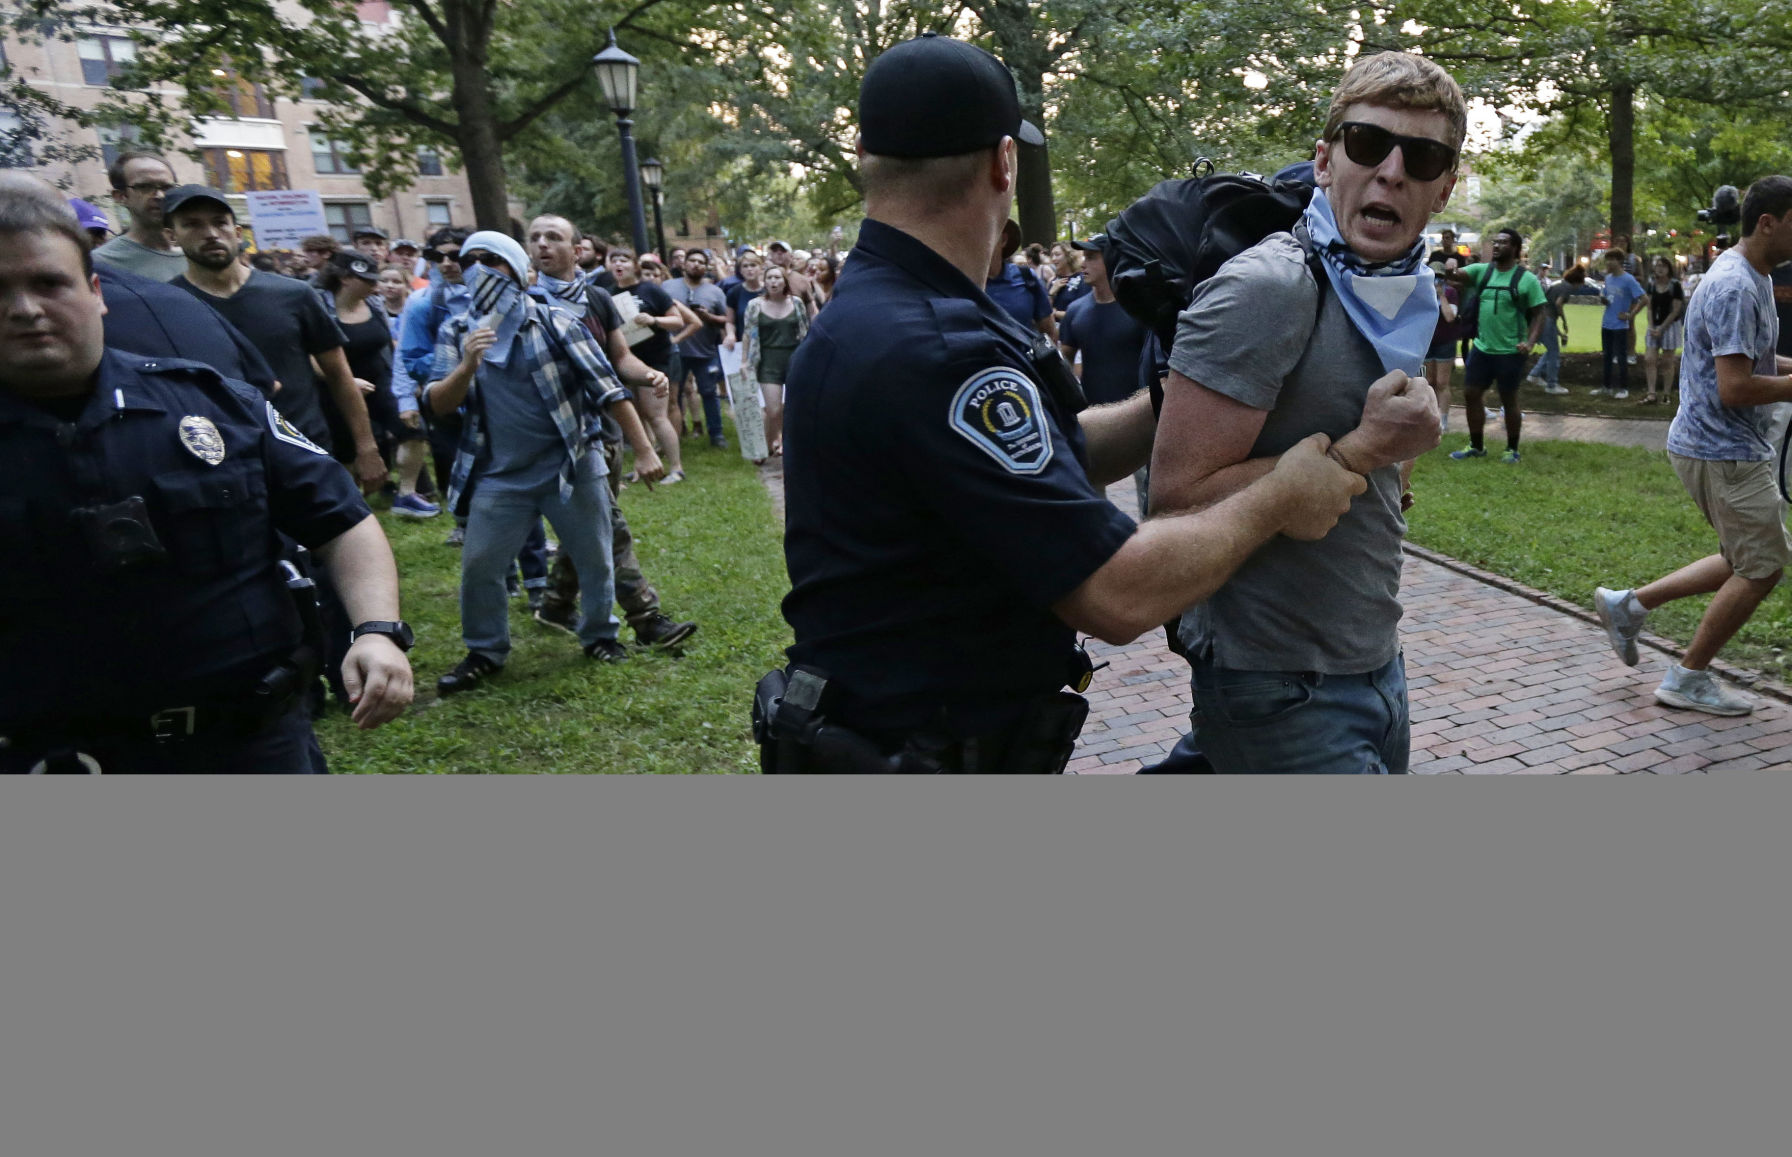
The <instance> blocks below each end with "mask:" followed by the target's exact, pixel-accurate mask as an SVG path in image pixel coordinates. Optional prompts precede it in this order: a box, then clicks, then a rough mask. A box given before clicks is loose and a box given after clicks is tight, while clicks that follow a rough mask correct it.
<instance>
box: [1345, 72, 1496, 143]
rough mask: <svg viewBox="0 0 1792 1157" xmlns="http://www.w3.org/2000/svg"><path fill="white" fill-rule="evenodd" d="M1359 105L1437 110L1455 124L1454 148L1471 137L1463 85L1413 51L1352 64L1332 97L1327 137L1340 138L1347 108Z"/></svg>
mask: <svg viewBox="0 0 1792 1157" xmlns="http://www.w3.org/2000/svg"><path fill="white" fill-rule="evenodd" d="M1353 104H1373V105H1380V106H1381V107H1383V108H1415V109H1434V110H1436V111H1437V112H1441V113H1443V114H1444V116H1446V117H1448V118H1449V120H1450V136H1451V138H1452V139H1451V140H1450V142H1449V143H1450V144H1451V145H1452V146H1454V147H1455V148H1456V149H1458V150H1460V149H1461V148H1462V141H1463V138H1464V137H1466V136H1468V102H1467V101H1465V100H1464V99H1463V98H1462V87H1461V86H1460V85H1458V84H1457V83H1456V81H1455V78H1453V77H1452V76H1451V75H1450V74H1449V73H1447V72H1445V71H1444V70H1443V69H1441V68H1439V67H1438V66H1437V65H1436V64H1434V63H1433V62H1431V61H1429V60H1426V59H1425V58H1424V57H1422V56H1414V55H1412V54H1411V53H1409V52H1378V53H1376V54H1375V55H1374V56H1370V57H1366V58H1364V59H1362V60H1359V61H1357V62H1356V63H1355V64H1353V65H1351V67H1350V71H1349V72H1346V73H1345V74H1344V80H1343V81H1342V82H1341V83H1340V84H1339V85H1338V91H1337V92H1335V93H1333V94H1332V107H1331V109H1330V111H1328V112H1327V113H1326V114H1325V135H1324V137H1323V138H1322V139H1324V140H1327V141H1330V140H1332V139H1334V138H1336V137H1337V135H1338V127H1339V126H1340V125H1342V124H1343V123H1344V113H1345V110H1347V109H1348V108H1349V107H1350V106H1351V105H1353Z"/></svg>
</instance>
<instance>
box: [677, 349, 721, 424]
mask: <svg viewBox="0 0 1792 1157" xmlns="http://www.w3.org/2000/svg"><path fill="white" fill-rule="evenodd" d="M684 367H685V369H687V370H690V371H691V376H692V377H693V378H696V379H697V394H698V396H699V397H701V398H702V399H703V429H704V430H705V431H706V432H707V433H708V434H709V440H710V441H711V442H720V441H722V440H723V437H722V396H721V393H720V389H721V384H722V363H721V362H720V361H719V360H718V359H716V358H713V357H712V358H710V359H709V360H708V361H704V362H700V361H697V360H696V359H695V358H686V359H684Z"/></svg>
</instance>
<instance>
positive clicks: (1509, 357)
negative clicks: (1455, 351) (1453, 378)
mask: <svg viewBox="0 0 1792 1157" xmlns="http://www.w3.org/2000/svg"><path fill="white" fill-rule="evenodd" d="M1522 377H1524V355H1523V354H1517V353H1512V354H1490V353H1487V352H1485V351H1484V350H1482V349H1481V347H1480V346H1474V347H1472V348H1471V349H1470V350H1469V351H1468V370H1467V372H1466V373H1465V374H1464V376H1463V380H1464V382H1465V383H1466V384H1467V386H1468V388H1469V389H1471V390H1484V389H1486V388H1487V387H1488V386H1489V385H1497V386H1498V387H1499V391H1500V396H1501V397H1505V396H1507V395H1508V394H1515V393H1517V392H1518V382H1519V379H1520V378H1522Z"/></svg>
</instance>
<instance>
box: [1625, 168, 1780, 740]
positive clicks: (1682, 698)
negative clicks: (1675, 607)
mask: <svg viewBox="0 0 1792 1157" xmlns="http://www.w3.org/2000/svg"><path fill="white" fill-rule="evenodd" d="M1788 259H1792V177H1763V178H1761V179H1760V180H1759V181H1756V182H1755V183H1754V184H1753V185H1750V186H1749V189H1748V193H1747V195H1746V196H1745V197H1744V198H1743V201H1742V240H1740V241H1738V242H1737V243H1736V246H1735V248H1733V249H1729V250H1727V251H1725V252H1724V253H1722V254H1720V255H1719V256H1718V258H1717V260H1716V261H1714V262H1712V264H1711V269H1710V272H1708V273H1706V274H1705V277H1704V279H1703V280H1702V281H1700V282H1699V287H1698V289H1697V291H1696V292H1694V293H1693V295H1692V299H1691V300H1690V301H1689V302H1688V303H1687V308H1686V355H1685V357H1683V358H1682V359H1681V361H1680V410H1679V412H1678V413H1677V414H1675V415H1674V424H1673V425H1672V426H1670V427H1669V428H1668V457H1669V458H1670V459H1672V461H1673V463H1674V472H1675V473H1676V474H1678V475H1679V476H1680V481H1681V482H1682V483H1683V484H1684V485H1685V486H1686V490H1687V493H1689V494H1691V495H1692V499H1693V501H1694V502H1696V503H1698V505H1699V509H1700V510H1701V511H1702V512H1704V515H1705V520H1706V521H1707V522H1709V523H1710V524H1711V526H1712V529H1714V530H1716V531H1717V540H1718V546H1719V553H1717V554H1714V555H1710V556H1707V557H1705V558H1702V559H1700V560H1699V561H1697V562H1695V563H1693V564H1691V565H1690V566H1685V567H1682V568H1681V569H1679V570H1677V571H1675V572H1674V573H1673V574H1671V575H1668V576H1667V577H1666V578H1661V579H1657V580H1656V581H1654V582H1652V583H1650V584H1649V585H1647V586H1644V587H1638V588H1637V589H1635V590H1607V589H1606V588H1605V587H1600V588H1598V589H1597V590H1596V591H1595V592H1594V593H1593V604H1594V608H1595V609H1596V610H1597V611H1598V612H1599V618H1600V621H1601V622H1603V623H1604V624H1605V630H1606V634H1607V635H1608V636H1609V637H1610V638H1611V642H1612V647H1613V649H1614V650H1616V651H1617V653H1618V658H1620V659H1622V660H1623V661H1624V662H1625V663H1626V664H1628V665H1629V666H1632V667H1634V666H1636V664H1637V649H1636V640H1637V636H1638V635H1639V634H1640V633H1641V632H1642V629H1643V619H1644V617H1645V616H1646V615H1648V613H1649V612H1650V611H1652V610H1654V609H1655V608H1656V607H1658V606H1660V605H1661V604H1663V603H1666V602H1672V601H1673V600H1675V599H1683V598H1685V597H1687V596H1688V595H1704V594H1711V595H1713V596H1714V597H1713V598H1712V600H1711V605H1710V606H1708V607H1706V608H1705V614H1704V617H1703V618H1701V619H1700V620H1699V629H1698V631H1697V633H1695V634H1694V635H1693V638H1692V645H1691V646H1689V647H1687V648H1686V655H1685V656H1684V657H1683V658H1682V659H1681V661H1680V662H1678V663H1672V662H1670V663H1669V664H1668V670H1667V675H1666V676H1665V677H1664V678H1663V679H1662V681H1661V686H1660V687H1658V688H1656V689H1655V701H1656V702H1658V703H1665V704H1667V705H1668V706H1670V707H1684V708H1687V709H1689V710H1692V711H1704V712H1706V713H1708V714H1711V715H1746V714H1748V713H1749V712H1750V711H1752V710H1754V703H1753V701H1752V700H1750V699H1749V698H1748V696H1746V695H1743V694H1742V693H1740V692H1738V691H1735V690H1732V689H1731V688H1729V687H1726V686H1724V685H1723V684H1721V683H1719V682H1718V681H1717V680H1716V679H1714V678H1712V676H1711V672H1710V671H1709V670H1708V668H1709V667H1710V665H1711V660H1712V659H1714V658H1716V657H1717V652H1718V651H1719V650H1721V649H1722V647H1723V645H1724V644H1725V643H1727V642H1729V641H1730V638H1731V636H1733V635H1735V634H1736V632H1737V631H1739V630H1741V629H1742V625H1743V624H1744V623H1746V622H1748V620H1749V617H1750V616H1751V615H1753V614H1754V613H1755V608H1756V607H1758V606H1760V605H1761V601H1762V600H1763V599H1765V598H1766V597H1767V596H1768V594H1769V593H1770V592H1771V591H1772V590H1773V588H1774V587H1775V586H1777V585H1778V584H1779V581H1780V576H1781V574H1782V573H1783V572H1784V570H1785V567H1786V564H1787V563H1788V562H1792V537H1788V536H1787V534H1786V502H1785V499H1784V498H1782V497H1781V496H1780V489H1779V477H1778V466H1777V463H1776V461H1775V459H1776V457H1777V449H1778V448H1777V447H1776V446H1775V445H1774V444H1773V442H1772V441H1771V440H1770V438H1769V431H1770V430H1771V429H1772V427H1773V410H1774V404H1775V403H1777V402H1787V401H1792V376H1787V375H1788V372H1789V371H1792V358H1786V357H1780V356H1779V355H1778V354H1777V353H1775V349H1776V347H1777V344H1778V341H1779V317H1778V315H1777V313H1776V312H1775V310H1774V306H1773V282H1772V280H1771V279H1770V277H1769V274H1771V272H1772V271H1773V267H1774V266H1776V265H1778V264H1779V263H1780V262H1782V261H1786V260H1788Z"/></svg>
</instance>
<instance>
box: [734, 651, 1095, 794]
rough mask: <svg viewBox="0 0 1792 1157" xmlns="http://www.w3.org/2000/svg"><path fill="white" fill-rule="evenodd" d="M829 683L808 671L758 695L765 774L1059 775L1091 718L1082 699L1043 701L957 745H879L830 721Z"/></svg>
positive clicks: (938, 739) (940, 739) (775, 675)
mask: <svg viewBox="0 0 1792 1157" xmlns="http://www.w3.org/2000/svg"><path fill="white" fill-rule="evenodd" d="M829 691H830V686H829V683H828V678H827V676H826V675H825V674H824V673H822V672H819V671H814V670H810V669H808V668H804V667H792V668H790V670H789V671H788V672H786V671H771V672H768V673H767V674H766V675H765V676H764V677H763V678H761V679H760V680H759V684H758V686H757V687H756V688H755V689H754V693H753V738H754V739H755V740H756V741H757V742H758V744H759V768H760V771H761V772H763V773H764V774H766V775H947V774H963V775H978V774H982V775H1058V774H1061V773H1062V772H1063V771H1064V768H1065V766H1066V765H1067V764H1068V763H1069V762H1070V757H1071V755H1072V753H1074V752H1075V750H1076V738H1077V736H1078V735H1079V734H1080V733H1081V732H1082V729H1083V723H1084V722H1085V721H1086V720H1087V719H1088V717H1089V703H1088V701H1087V700H1085V699H1084V698H1083V697H1082V696H1081V695H1077V694H1073V693H1072V692H1069V691H1056V692H1052V693H1051V694H1048V695H1042V696H1039V697H1038V698H1037V699H1035V700H1034V701H1033V702H1032V703H1030V704H1029V705H1028V708H1027V711H1026V713H1025V714H1024V715H1022V716H1021V718H1020V719H1018V720H1016V721H1015V722H1014V723H1011V724H1009V725H1008V726H1007V727H1004V728H1002V729H1001V730H999V731H994V732H991V733H989V734H987V735H979V736H973V737H971V738H968V739H959V738H954V737H951V736H949V735H947V734H946V733H944V732H941V731H933V730H927V729H922V730H915V731H910V732H905V733H902V734H899V735H895V736H891V737H886V738H885V739H884V741H883V742H881V743H880V742H877V741H874V740H873V739H871V738H868V737H867V736H865V735H862V734H860V733H859V732H857V731H854V730H852V729H851V728H848V727H844V726H841V725H840V724H838V723H835V722H832V721H830V720H829V719H828V718H827V716H826V714H825V711H826V709H827V707H828V706H830V705H831V704H830V703H829V700H830V699H833V698H837V697H838V694H837V692H836V693H835V694H834V695H832V696H830V695H829Z"/></svg>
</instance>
